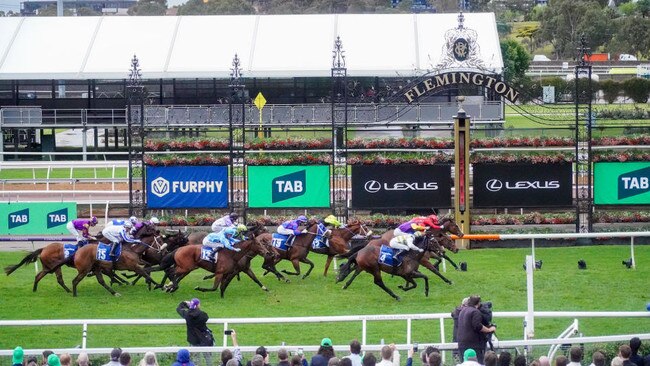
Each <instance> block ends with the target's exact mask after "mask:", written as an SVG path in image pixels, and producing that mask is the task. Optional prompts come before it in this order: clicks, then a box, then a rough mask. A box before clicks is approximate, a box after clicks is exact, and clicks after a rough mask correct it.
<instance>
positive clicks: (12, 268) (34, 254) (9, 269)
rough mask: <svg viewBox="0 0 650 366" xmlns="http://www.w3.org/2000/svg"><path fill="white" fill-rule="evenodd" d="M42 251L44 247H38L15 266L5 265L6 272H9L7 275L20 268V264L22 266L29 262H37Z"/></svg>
mask: <svg viewBox="0 0 650 366" xmlns="http://www.w3.org/2000/svg"><path fill="white" fill-rule="evenodd" d="M42 251H43V248H40V249H36V250H35V251H33V252H31V253H29V254H27V256H25V258H23V260H22V261H20V263H18V264H16V265H13V266H7V267H5V273H6V274H7V276H9V275H10V274H12V273H14V271H15V270H17V269H18V268H20V266H22V265H24V264H27V263H34V262H36V260H38V257H39V256H40V255H41V252H42Z"/></svg>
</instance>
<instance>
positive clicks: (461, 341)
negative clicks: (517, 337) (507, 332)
mask: <svg viewBox="0 0 650 366" xmlns="http://www.w3.org/2000/svg"><path fill="white" fill-rule="evenodd" d="M480 306H481V297H480V296H478V295H474V296H470V297H469V300H467V306H465V307H462V309H461V311H460V313H459V314H458V331H457V338H458V353H459V354H463V355H464V354H465V350H466V349H468V348H471V349H472V350H474V351H475V352H476V360H477V362H478V363H479V364H482V363H483V355H484V354H485V344H486V341H485V334H487V333H492V332H494V331H495V330H496V328H495V327H494V326H491V327H489V328H488V327H486V326H485V325H483V315H482V314H481V312H480V311H479V309H478V308H479V307H480ZM464 358H465V357H464V356H463V359H464ZM463 363H464V362H463Z"/></svg>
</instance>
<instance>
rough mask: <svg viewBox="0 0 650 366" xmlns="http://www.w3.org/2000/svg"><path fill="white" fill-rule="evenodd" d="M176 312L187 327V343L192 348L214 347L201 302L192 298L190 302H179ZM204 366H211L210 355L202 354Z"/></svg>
mask: <svg viewBox="0 0 650 366" xmlns="http://www.w3.org/2000/svg"><path fill="white" fill-rule="evenodd" d="M176 312H177V313H178V315H180V316H181V317H182V318H183V319H185V325H186V326H187V342H188V343H189V344H190V346H192V347H212V346H214V337H213V336H212V331H211V330H210V328H208V325H207V323H208V319H209V316H208V313H206V312H205V311H203V310H201V301H200V300H199V299H197V298H193V299H192V300H190V301H181V303H180V304H178V306H177V307H176ZM203 357H204V358H205V363H206V366H212V355H211V354H210V353H209V352H204V353H203Z"/></svg>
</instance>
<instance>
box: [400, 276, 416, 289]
mask: <svg viewBox="0 0 650 366" xmlns="http://www.w3.org/2000/svg"><path fill="white" fill-rule="evenodd" d="M402 278H403V279H404V281H406V283H405V284H403V285H399V286H397V287H398V288H399V289H401V290H403V291H409V290H413V289H414V288H416V287H418V284H417V283H415V281H413V278H412V277H411V276H410V275H409V276H406V277H402Z"/></svg>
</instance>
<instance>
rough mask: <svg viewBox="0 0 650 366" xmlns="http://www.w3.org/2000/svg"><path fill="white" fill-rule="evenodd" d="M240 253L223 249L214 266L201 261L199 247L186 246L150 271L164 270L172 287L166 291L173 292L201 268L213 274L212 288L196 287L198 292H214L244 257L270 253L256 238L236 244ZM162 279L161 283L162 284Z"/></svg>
mask: <svg viewBox="0 0 650 366" xmlns="http://www.w3.org/2000/svg"><path fill="white" fill-rule="evenodd" d="M236 247H237V248H240V249H241V251H239V252H235V251H232V250H227V249H223V250H220V251H219V257H218V260H217V263H216V264H215V263H214V262H213V261H212V260H204V259H201V252H202V246H201V245H186V246H184V247H180V248H178V249H177V250H175V251H173V252H171V253H169V254H168V255H166V256H165V258H163V261H162V263H161V265H160V268H157V267H154V268H152V269H151V270H152V271H153V270H158V269H164V270H165V272H166V274H167V276H168V277H169V278H170V279H171V280H172V285H171V287H170V288H169V289H168V290H169V292H174V291H176V290H177V289H178V284H179V282H180V281H181V280H182V279H183V278H184V277H185V276H187V275H188V274H189V273H190V272H192V271H193V270H195V269H197V268H203V269H205V270H206V271H208V272H213V273H214V274H215V277H214V286H213V287H212V288H210V289H205V288H200V287H196V288H195V289H196V290H199V291H215V290H217V288H218V287H219V285H220V284H222V280H223V279H224V278H225V277H226V276H227V275H229V274H231V273H232V274H237V273H238V272H239V271H240V267H239V265H238V263H239V261H240V260H241V259H242V258H244V257H247V256H248V257H251V258H253V257H254V256H255V255H258V254H259V255H262V256H268V255H270V253H271V252H269V250H268V249H267V248H266V247H265V246H264V245H262V244H261V243H260V242H259V241H258V240H256V238H251V239H247V240H243V241H241V242H239V243H237V244H236ZM164 281H165V279H163V281H162V282H164ZM221 290H222V291H221V296H222V297H223V294H224V292H225V287H222V289H221Z"/></svg>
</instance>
